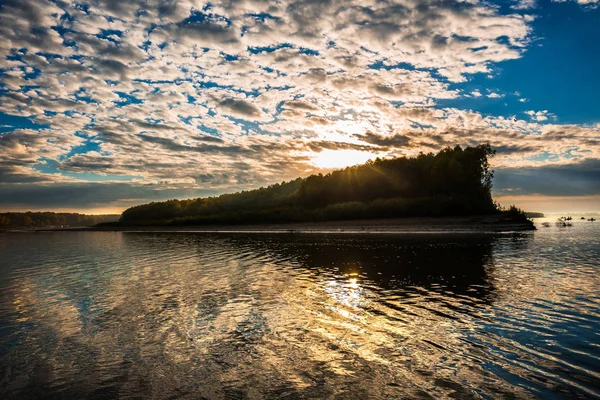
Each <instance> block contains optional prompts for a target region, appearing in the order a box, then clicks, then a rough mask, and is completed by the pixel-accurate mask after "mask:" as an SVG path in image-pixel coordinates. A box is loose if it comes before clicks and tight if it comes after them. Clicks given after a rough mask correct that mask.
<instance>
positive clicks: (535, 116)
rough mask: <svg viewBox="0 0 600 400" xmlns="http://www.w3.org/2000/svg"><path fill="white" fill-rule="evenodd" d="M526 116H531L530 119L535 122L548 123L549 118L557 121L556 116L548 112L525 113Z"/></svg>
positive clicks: (531, 111)
mask: <svg viewBox="0 0 600 400" xmlns="http://www.w3.org/2000/svg"><path fill="white" fill-rule="evenodd" d="M525 114H527V115H529V117H530V118H531V119H532V120H534V121H540V122H541V121H547V120H548V119H549V118H552V119H556V115H554V114H552V113H550V112H548V110H541V111H533V110H529V111H525Z"/></svg>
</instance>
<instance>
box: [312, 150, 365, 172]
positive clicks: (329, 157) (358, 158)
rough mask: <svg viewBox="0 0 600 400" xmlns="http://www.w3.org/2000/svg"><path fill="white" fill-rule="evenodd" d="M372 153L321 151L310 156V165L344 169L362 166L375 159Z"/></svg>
mask: <svg viewBox="0 0 600 400" xmlns="http://www.w3.org/2000/svg"><path fill="white" fill-rule="evenodd" d="M375 157H376V156H375V155H374V154H373V153H369V152H367V151H360V150H328V149H326V150H322V151H321V152H320V153H316V154H314V155H312V159H311V163H312V164H313V165H314V166H316V167H319V168H344V167H348V166H350V165H356V164H364V163H365V162H367V161H368V160H369V159H372V158H375Z"/></svg>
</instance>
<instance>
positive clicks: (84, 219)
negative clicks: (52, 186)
mask: <svg viewBox="0 0 600 400" xmlns="http://www.w3.org/2000/svg"><path fill="white" fill-rule="evenodd" d="M119 217H120V215H118V214H105V215H85V214H78V213H55V212H31V211H30V212H6V213H0V229H14V228H61V227H63V228H64V227H72V226H76V227H80V226H94V225H97V224H101V223H107V222H114V221H118V220H119Z"/></svg>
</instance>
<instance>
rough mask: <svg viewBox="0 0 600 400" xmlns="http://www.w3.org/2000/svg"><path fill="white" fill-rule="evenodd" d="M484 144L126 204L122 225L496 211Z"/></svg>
mask: <svg viewBox="0 0 600 400" xmlns="http://www.w3.org/2000/svg"><path fill="white" fill-rule="evenodd" d="M494 154H495V151H494V150H493V149H492V148H491V147H490V146H489V145H480V146H476V147H467V148H465V149H462V148H461V147H460V146H456V147H454V148H450V147H449V148H445V149H443V150H441V151H440V152H439V153H437V154H434V153H428V154H423V153H421V154H419V155H418V156H417V157H414V158H407V157H401V158H394V159H376V160H374V161H369V162H367V163H366V164H363V165H357V166H353V167H348V168H345V169H342V170H338V171H334V172H331V173H329V174H326V175H322V174H318V175H311V176H309V177H307V178H298V179H296V180H293V181H290V182H282V183H281V184H279V183H276V184H274V185H271V186H268V187H261V188H260V189H256V190H250V191H242V192H239V193H233V194H223V195H221V196H218V197H208V198H198V199H192V200H168V201H164V202H153V203H149V204H143V205H139V206H135V207H132V208H129V209H127V210H126V211H125V212H123V215H122V216H121V220H120V221H121V223H123V224H128V225H162V224H171V225H187V224H194V225H204V224H257V223H276V222H300V221H325V220H341V219H364V218H391V217H405V216H459V215H477V214H493V213H497V212H500V210H499V209H498V207H497V206H496V205H495V204H494V202H493V200H492V196H491V188H492V178H493V171H492V170H491V169H490V165H489V162H488V158H489V157H490V156H493V155H494Z"/></svg>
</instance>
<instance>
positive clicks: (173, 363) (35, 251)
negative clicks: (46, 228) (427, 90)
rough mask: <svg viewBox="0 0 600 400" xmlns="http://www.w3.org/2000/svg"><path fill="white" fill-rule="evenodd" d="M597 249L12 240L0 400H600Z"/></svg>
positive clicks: (6, 240) (282, 240) (234, 239)
mask: <svg viewBox="0 0 600 400" xmlns="http://www.w3.org/2000/svg"><path fill="white" fill-rule="evenodd" d="M599 239H600V223H597V222H596V223H592V222H587V221H583V222H579V221H574V226H572V227H568V228H559V227H555V226H551V227H549V228H540V230H539V231H537V232H528V233H519V234H503V235H481V234H478V235H475V234H472V235H454V234H445V235H433V234H429V235H428V234H422V235H407V234H396V235H380V234H377V235H375V234H289V233H286V234H206V233H204V234H197V233H196V234H194V233H116V232H81V233H76V232H56V233H38V234H34V233H19V234H17V233H12V234H0V265H1V266H0V398H3V399H33V398H57V399H58V398H60V399H63V398H67V399H68V398H90V399H96V398H98V399H100V398H116V397H119V398H123V399H129V398H143V399H147V398H156V399H174V398H183V399H198V398H208V399H213V398H215V399H224V398H227V399H243V398H249V399H261V398H288V399H294V398H319V399H320V398H336V399H338V398H339V399H366V398H403V399H405V398H410V399H412V398H414V399H432V398H433V399H440V398H494V399H495V398H541V399H553V398H600V294H599V291H598V289H599V288H600V265H599V264H600V263H599V260H600V244H599V243H600V240H599Z"/></svg>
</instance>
